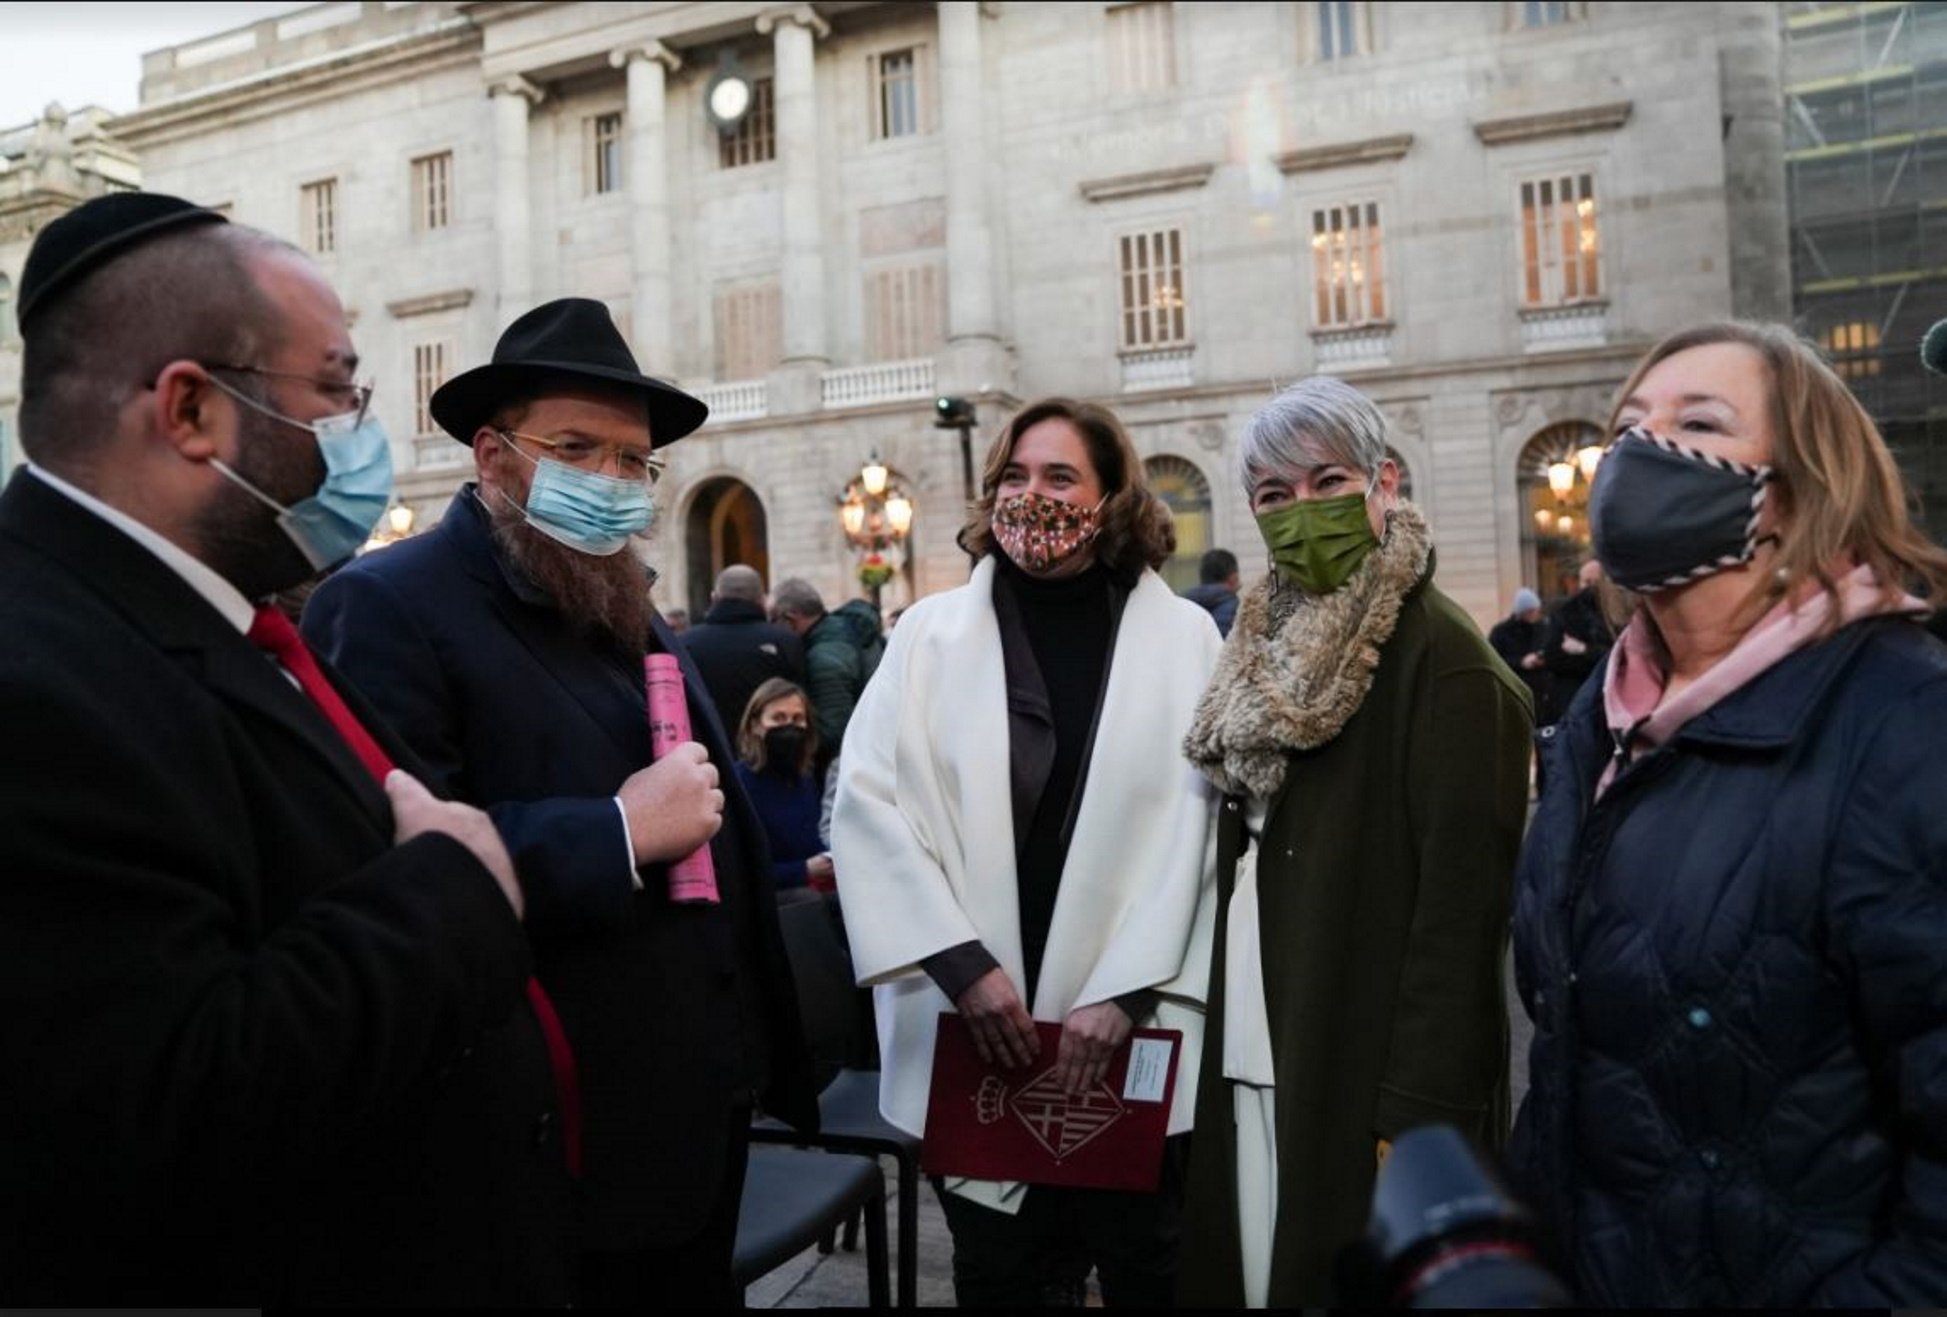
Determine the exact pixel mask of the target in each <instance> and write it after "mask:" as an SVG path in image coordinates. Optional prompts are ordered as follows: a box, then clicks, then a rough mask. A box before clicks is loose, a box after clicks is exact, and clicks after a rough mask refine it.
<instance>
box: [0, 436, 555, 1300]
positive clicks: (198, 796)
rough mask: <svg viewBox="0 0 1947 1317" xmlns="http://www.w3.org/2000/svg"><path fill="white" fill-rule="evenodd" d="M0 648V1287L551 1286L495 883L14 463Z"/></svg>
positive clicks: (524, 1017)
mask: <svg viewBox="0 0 1947 1317" xmlns="http://www.w3.org/2000/svg"><path fill="white" fill-rule="evenodd" d="M0 634H4V635H5V637H6V643H5V645H4V646H0V737H4V744H5V747H6V755H5V761H4V763H5V767H4V769H0V911H4V913H3V914H0V1298H3V1299H4V1300H5V1301H6V1302H8V1303H13V1304H31V1305H36V1306H41V1305H48V1306H52V1305H71V1304H83V1305H101V1306H131V1305H144V1306H149V1305H156V1304H161V1305H165V1306H184V1307H205V1306H217V1307H255V1306H259V1305H262V1306H274V1305H280V1304H291V1305H308V1304H339V1303H357V1304H386V1305H396V1306H400V1307H419V1306H425V1305H429V1304H456V1305H463V1306H467V1307H476V1308H477V1307H500V1306H514V1305H539V1304H559V1303H562V1302H564V1301H565V1300H566V1297H567V1294H568V1287H567V1278H568V1272H567V1265H566V1259H565V1257H564V1256H563V1251H562V1249H561V1235H562V1230H563V1225H564V1222H565V1221H566V1217H567V1211H568V1203H567V1198H566V1194H567V1177H566V1170H565V1167H564V1164H563V1158H562V1149H561V1145H560V1143H559V1141H558V1140H555V1139H552V1138H550V1137H549V1132H550V1131H551V1130H552V1128H553V1126H554V1111H553V1107H554V1086H553V1081H552V1078H551V1076H550V1072H549V1069H548V1061H547V1053H546V1050H545V1047H544V1044H543V1042H542V1039H541V1036H540V1032H539V1029H538V1028H537V1026H536V1024H535V1022H534V1019H533V1016H532V1015H531V1013H530V1012H529V1010H528V1007H527V1005H526V1000H525V991H524V990H525V984H526V981H527V978H528V975H529V973H530V965H529V958H528V952H527V945H526V941H525V939H524V938H523V937H522V935H521V926H520V923H519V922H518V921H517V920H516V919H515V918H514V915H513V912H512V910H511V908H510V907H509V906H508V904H507V901H506V898H505V897H504V896H503V895H502V894H501V892H500V890H499V888H498V887H497V886H496V884H495V883H494V880H493V878H492V876H491V875H489V874H488V872H487V871H486V869H485V868H484V867H482V866H481V865H480V863H479V862H478V861H477V860H476V859H474V857H473V855H472V853H471V852H470V851H468V850H467V849H466V848H465V847H464V846H462V845H461V844H460V843H459V842H457V841H454V840H453V839H451V838H449V837H446V836H443V835H440V834H427V835H423V836H421V837H418V838H416V839H415V840H413V841H410V842H408V843H406V844H405V845H403V846H394V845H393V843H392V838H393V819H392V814H391V809H390V807H389V805H388V804H387V800H386V797H385V794H384V792H383V791H381V790H380V788H379V786H378V784H377V783H376V782H374V781H373V779H372V777H371V775H370V773H368V772H367V771H366V770H365V768H364V767H363V766H361V764H360V763H359V761H358V759H357V758H356V757H355V756H354V755H353V754H352V752H351V750H350V749H349V748H348V747H347V746H346V745H345V743H344V742H343V741H342V740H341V739H340V738H339V736H338V735H337V733H336V732H335V731H334V730H333V729H332V727H331V725H330V724H329V723H328V722H326V721H325V719H324V717H323V716H322V715H321V714H320V713H319V712H318V711H317V709H316V708H315V706H313V705H312V704H311V702H310V701H309V700H307V699H306V698H305V696H304V695H303V694H302V693H300V692H299V691H298V690H297V689H296V687H294V686H293V685H292V684H291V683H290V682H289V681H288V680H287V679H286V678H285V677H284V676H283V675H282V674H281V673H280V672H279V670H278V669H277V668H276V667H275V666H274V665H273V664H272V663H271V662H270V661H269V660H268V659H266V658H265V656H264V655H263V654H262V652H261V651H259V650H258V649H257V648H256V647H255V646H254V645H252V644H251V643H250V642H249V641H248V640H246V639H245V638H244V636H243V635H241V634H240V633H239V632H238V631H237V629H236V628H235V626H233V625H232V624H231V623H230V622H229V621H227V620H226V619H225V618H224V617H223V616H222V615H221V614H220V613H218V611H217V610H216V609H215V608H213V607H212V606H211V605H210V604H209V603H208V602H207V601H206V600H205V599H204V598H203V597H202V596H201V595H200V594H198V593H197V592H196V591H195V590H194V589H193V588H191V587H190V586H189V585H188V584H187V583H186V582H185V581H184V580H183V578H182V577H181V576H179V575H177V574H176V572H175V571H173V570H172V569H171V568H170V567H169V566H167V565H166V564H164V563H163V562H162V561H161V560H160V559H158V558H157V557H156V556H155V555H154V554H152V553H150V552H149V551H148V550H147V549H146V548H144V547H142V546H141V545H139V544H137V543H136V542H135V541H134V540H132V539H130V538H129V537H128V536H126V535H124V534H123V533H122V532H120V531H119V530H117V529H115V528H114V527H113V526H111V525H110V524H109V523H108V522H106V521H104V520H102V519H101V518H99V517H97V516H96V515H95V514H94V513H92V512H90V511H88V510H86V509H85V508H83V507H82V506H81V505H79V504H77V503H75V502H74V501H72V500H71V499H69V498H68V497H66V496H65V495H64V494H61V493H59V492H57V491H55V490H54V489H52V488H50V487H49V486H47V485H46V484H44V483H43V482H41V481H40V480H39V479H37V478H36V477H34V476H33V475H31V474H29V473H27V472H25V471H22V472H20V473H18V474H16V475H15V477H14V479H13V481H12V482H11V484H9V486H8V487H7V490H6V493H5V495H4V496H0ZM331 675H332V674H331V673H330V671H329V669H328V668H327V676H328V677H329V676H331ZM334 684H335V685H337V686H338V687H339V689H340V690H341V691H342V692H343V694H344V695H345V698H346V701H347V703H348V704H349V705H350V706H351V708H352V711H353V712H354V714H356V715H357V716H358V717H359V718H360V720H361V721H362V722H364V724H365V726H366V727H367V728H368V729H370V730H371V732H372V733H373V734H374V736H375V737H377V739H378V740H379V742H380V744H381V745H382V746H383V747H384V748H385V749H386V750H387V752H388V753H389V754H391V755H392V756H393V758H394V759H395V761H397V762H398V763H399V764H400V765H401V766H402V767H405V768H408V769H411V768H415V767H416V765H415V764H414V763H413V761H412V758H411V756H410V754H409V753H408V752H407V750H406V748H405V747H404V746H403V745H401V744H400V743H399V742H398V740H397V739H396V738H394V737H392V736H391V735H390V734H389V733H388V732H387V730H386V729H385V727H384V725H383V724H382V723H381V722H380V721H379V720H378V719H377V717H376V716H375V715H374V714H373V712H372V710H371V709H370V708H369V707H367V706H366V705H365V704H364V703H363V702H362V701H361V700H359V698H358V696H357V694H356V693H355V692H353V691H351V690H350V689H348V688H346V686H345V685H344V684H343V683H342V682H337V681H335V679H334Z"/></svg>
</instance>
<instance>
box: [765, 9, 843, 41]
mask: <svg viewBox="0 0 1947 1317" xmlns="http://www.w3.org/2000/svg"><path fill="white" fill-rule="evenodd" d="M779 23H796V24H797V25H798V26H799V27H802V28H808V29H809V30H810V32H811V35H812V36H814V37H818V38H819V39H821V40H822V39H823V38H825V37H828V36H830V35H831V34H832V25H831V24H830V23H827V22H826V21H825V20H824V19H822V18H820V17H819V16H818V11H817V10H816V9H813V8H812V7H811V6H810V5H779V6H778V7H777V8H776V9H766V10H765V11H764V12H763V13H761V14H759V15H758V16H757V35H759V36H761V37H768V36H769V35H771V32H772V30H773V29H774V28H776V27H777V25H778V24H779Z"/></svg>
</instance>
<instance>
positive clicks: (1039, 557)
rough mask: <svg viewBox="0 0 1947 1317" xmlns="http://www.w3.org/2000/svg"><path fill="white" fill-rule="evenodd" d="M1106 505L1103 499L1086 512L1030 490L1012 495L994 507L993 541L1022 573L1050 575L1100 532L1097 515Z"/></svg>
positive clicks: (1078, 507)
mask: <svg viewBox="0 0 1947 1317" xmlns="http://www.w3.org/2000/svg"><path fill="white" fill-rule="evenodd" d="M1108 501H1109V500H1108V496H1107V495H1103V497H1102V500H1101V502H1099V503H1097V504H1096V505H1095V506H1094V507H1092V508H1085V507H1083V506H1081V505H1080V504H1077V503H1064V502H1062V501H1061V500H1060V499H1058V498H1050V497H1048V496H1047V495H1046V494H1036V493H1034V492H1033V491H1031V490H1030V491H1029V492H1027V493H1024V494H1015V495H1013V496H1011V497H1009V498H1004V499H1002V500H1001V501H1000V502H998V503H996V504H995V505H994V539H995V540H996V541H998V542H999V544H1000V546H1001V552H1003V553H1005V554H1006V555H1007V556H1008V558H1009V559H1011V560H1012V561H1013V563H1014V565H1015V566H1016V567H1019V568H1021V569H1022V570H1023V571H1027V572H1046V571H1052V570H1053V569H1054V568H1056V567H1059V566H1061V564H1063V563H1064V562H1067V561H1068V560H1069V559H1070V558H1072V557H1074V556H1075V553H1076V551H1077V550H1079V549H1080V548H1081V547H1082V546H1083V545H1085V544H1087V543H1088V542H1089V541H1090V540H1092V539H1094V538H1095V535H1096V532H1097V531H1099V530H1100V529H1101V525H1100V524H1099V523H1098V522H1097V521H1096V514H1098V513H1100V512H1101V511H1102V504H1103V503H1106V502H1108Z"/></svg>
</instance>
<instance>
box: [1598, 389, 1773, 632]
mask: <svg viewBox="0 0 1947 1317" xmlns="http://www.w3.org/2000/svg"><path fill="white" fill-rule="evenodd" d="M1771 478H1772V469H1771V468H1770V467H1768V466H1746V465H1745V464H1744V463H1742V462H1733V461H1731V460H1730V459H1729V458H1723V457H1713V456H1711V455H1710V454H1709V453H1705V452H1700V451H1698V450H1697V449H1695V448H1686V447H1684V446H1683V445H1682V444H1679V443H1676V442H1675V441H1673V440H1670V439H1665V438H1663V437H1662V436H1661V435H1654V434H1651V433H1650V432H1649V431H1648V430H1645V429H1643V428H1642V427H1640V426H1636V427H1633V428H1631V429H1629V430H1625V431H1624V432H1623V435H1622V437H1621V438H1620V439H1618V440H1616V442H1615V443H1613V444H1611V445H1610V446H1609V451H1608V452H1606V453H1604V454H1603V457H1602V465H1600V466H1598V467H1597V468H1596V471H1595V482H1594V484H1593V485H1592V487H1591V488H1590V490H1589V539H1590V542H1591V543H1592V545H1593V547H1594V549H1595V556H1596V560H1597V561H1598V562H1600V563H1601V564H1602V570H1603V571H1604V572H1606V573H1608V576H1609V579H1610V580H1612V581H1614V582H1615V583H1616V584H1617V585H1620V586H1622V587H1623V588H1624V589H1626V590H1637V591H1641V592H1643V593H1646V594H1647V593H1653V592H1655V591H1657V590H1667V589H1669V588H1670V587H1671V586H1673V585H1687V584H1689V583H1690V582H1691V581H1695V580H1699V579H1701V578H1703V577H1706V576H1710V575H1712V574H1713V573H1716V572H1721V571H1723V570H1724V569H1726V568H1728V567H1737V566H1740V565H1742V564H1744V563H1747V562H1749V561H1751V556H1752V555H1753V554H1755V553H1756V552H1757V551H1758V542H1759V540H1760V538H1762V537H1760V536H1759V534H1758V519H1759V515H1760V514H1761V513H1763V511H1764V501H1765V490H1766V487H1767V486H1769V485H1770V483H1771Z"/></svg>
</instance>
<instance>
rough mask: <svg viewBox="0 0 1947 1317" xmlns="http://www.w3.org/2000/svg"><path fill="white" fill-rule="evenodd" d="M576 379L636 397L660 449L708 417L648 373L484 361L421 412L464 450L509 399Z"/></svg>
mask: <svg viewBox="0 0 1947 1317" xmlns="http://www.w3.org/2000/svg"><path fill="white" fill-rule="evenodd" d="M576 381H593V382H595V383H598V384H608V385H620V386H621V387H623V388H626V389H629V390H632V391H633V392H635V393H637V394H639V395H640V396H641V398H642V401H643V405H644V407H645V408H646V409H647V414H648V420H649V444H650V447H652V448H663V447H667V446H668V445H670V444H673V443H675V442H676V441H677V440H678V439H681V438H682V437H683V436H684V435H686V434H689V433H691V432H692V431H694V430H695V429H696V428H697V427H698V426H700V425H702V424H703V422H704V421H706V420H708V419H709V417H710V408H709V407H708V406H707V405H706V404H705V403H704V402H703V401H702V400H701V399H700V398H693V397H691V396H690V395H689V394H687V393H684V392H683V391H682V390H681V389H677V388H674V387H672V386H671V385H668V384H665V383H663V381H661V380H659V379H656V378H654V377H653V376H649V375H641V374H637V373H635V372H633V371H626V370H616V369H612V368H610V367H607V366H597V365H590V364H587V363H585V362H574V361H503V362H489V363H487V364H486V365H484V366H475V367H474V368H473V369H472V370H469V371H463V372H461V373H460V374H458V375H455V376H454V377H453V378H452V379H450V380H448V381H446V383H445V384H442V385H441V386H440V387H439V388H438V389H437V390H436V391H435V392H434V393H433V396H432V397H431V398H430V399H429V400H428V401H427V410H429V411H430V412H432V414H433V420H435V421H437V422H438V423H439V426H440V428H441V429H442V430H445V431H446V433H448V434H450V435H452V436H453V438H454V439H456V440H458V441H459V442H460V443H463V444H465V445H466V446H467V447H469V448H471V447H473V437H474V436H475V435H476V434H478V433H479V432H480V427H481V426H483V425H485V424H486V423H487V422H488V421H489V420H490V419H492V417H493V414H494V413H495V412H496V411H498V410H499V409H500V408H501V407H502V406H503V405H504V404H505V403H506V402H507V400H508V399H509V398H512V397H516V396H518V395H521V394H532V393H534V392H535V391H536V388H537V386H538V387H541V388H545V386H546V385H548V384H550V383H555V382H559V383H561V384H565V385H570V386H572V385H573V384H574V383H575V382H576Z"/></svg>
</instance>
